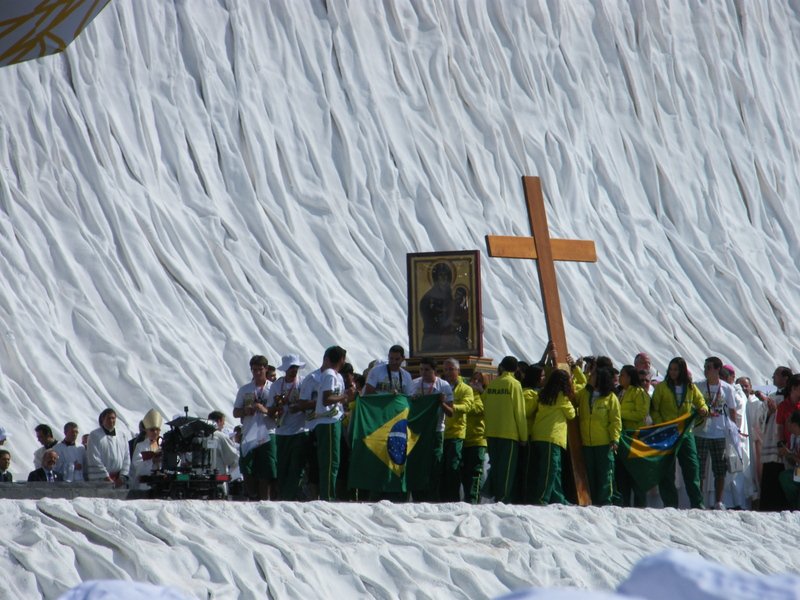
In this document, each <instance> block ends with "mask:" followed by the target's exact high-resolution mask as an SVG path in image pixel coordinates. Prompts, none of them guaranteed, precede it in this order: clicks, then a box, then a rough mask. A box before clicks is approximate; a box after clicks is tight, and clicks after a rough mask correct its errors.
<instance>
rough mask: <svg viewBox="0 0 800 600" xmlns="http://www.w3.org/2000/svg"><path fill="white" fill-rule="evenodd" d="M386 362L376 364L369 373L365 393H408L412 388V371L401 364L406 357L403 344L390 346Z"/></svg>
mask: <svg viewBox="0 0 800 600" xmlns="http://www.w3.org/2000/svg"><path fill="white" fill-rule="evenodd" d="M388 359H389V360H388V361H387V362H386V363H385V364H377V365H375V366H374V367H373V368H372V369H371V370H370V372H369V374H368V375H367V384H366V386H365V387H364V394H406V395H408V394H409V393H410V390H411V373H409V372H408V371H406V370H405V369H404V368H403V367H402V366H401V365H402V364H403V361H404V360H405V359H406V357H405V350H403V347H402V346H392V347H391V348H389V357H388Z"/></svg>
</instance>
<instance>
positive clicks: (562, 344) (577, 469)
mask: <svg viewBox="0 0 800 600" xmlns="http://www.w3.org/2000/svg"><path fill="white" fill-rule="evenodd" d="M522 186H523V188H524V190H525V201H526V203H527V205H528V219H529V221H530V226H531V232H532V233H533V237H515V236H499V235H487V236H486V246H487V249H488V251H489V256H492V257H497V258H522V259H535V260H536V270H537V271H538V273H539V288H540V290H541V293H542V304H543V305H544V318H545V322H546V323H547V336H548V338H549V339H550V341H552V342H553V348H554V350H555V359H556V363H558V366H559V368H566V369H567V370H568V369H569V367H568V366H567V365H566V362H565V361H566V359H567V336H566V333H565V331H564V318H563V316H562V314H561V300H560V298H559V295H558V282H557V281H556V266H555V261H557V260H566V261H577V262H597V250H596V248H595V245H594V242H592V241H587V240H560V239H550V230H549V229H548V226H547V212H546V211H545V206H544V196H543V194H542V183H541V180H540V179H539V178H538V177H529V176H524V177H523V178H522ZM568 432H569V433H568V435H569V450H570V452H569V454H570V459H571V462H572V470H573V474H574V476H575V488H576V490H577V492H578V503H579V504H581V505H583V506H585V505H587V504H590V503H591V497H590V495H589V486H588V483H587V479H586V467H585V465H584V464H583V456H582V454H581V436H580V429H579V427H578V424H577V422H576V421H575V420H573V421H570V423H569V428H568Z"/></svg>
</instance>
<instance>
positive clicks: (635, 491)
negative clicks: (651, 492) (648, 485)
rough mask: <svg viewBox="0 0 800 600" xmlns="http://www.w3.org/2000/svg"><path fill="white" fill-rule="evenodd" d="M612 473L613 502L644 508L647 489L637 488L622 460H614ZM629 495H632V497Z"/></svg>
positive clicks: (619, 504)
mask: <svg viewBox="0 0 800 600" xmlns="http://www.w3.org/2000/svg"><path fill="white" fill-rule="evenodd" d="M614 475H615V478H616V489H615V490H614V504H617V505H618V506H635V507H636V508H645V507H646V506H647V491H646V490H642V489H640V488H639V486H638V485H637V483H636V480H635V479H634V478H633V477H632V476H631V474H630V473H629V472H628V469H627V468H626V467H625V463H624V462H623V461H621V460H617V461H615V462H614ZM631 495H633V498H632V499H631Z"/></svg>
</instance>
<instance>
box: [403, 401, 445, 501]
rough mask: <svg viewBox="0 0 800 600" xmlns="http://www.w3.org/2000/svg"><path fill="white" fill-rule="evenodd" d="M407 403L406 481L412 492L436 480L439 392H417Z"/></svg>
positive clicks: (424, 487)
mask: <svg viewBox="0 0 800 600" xmlns="http://www.w3.org/2000/svg"><path fill="white" fill-rule="evenodd" d="M408 403H409V413H408V434H409V445H408V464H407V466H406V483H407V485H408V489H409V490H411V491H412V492H413V491H414V490H426V491H427V490H430V489H431V488H432V486H433V484H434V482H433V477H434V464H435V462H436V445H437V443H438V441H437V436H436V425H437V423H438V421H439V394H431V395H427V396H414V397H412V398H409V399H408ZM412 440H413V443H412Z"/></svg>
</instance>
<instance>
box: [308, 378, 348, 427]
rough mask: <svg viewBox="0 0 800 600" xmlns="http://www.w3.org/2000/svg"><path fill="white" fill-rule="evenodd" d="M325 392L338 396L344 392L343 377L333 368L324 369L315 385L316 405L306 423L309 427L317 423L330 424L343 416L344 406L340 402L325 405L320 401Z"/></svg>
mask: <svg viewBox="0 0 800 600" xmlns="http://www.w3.org/2000/svg"><path fill="white" fill-rule="evenodd" d="M325 392H331V395H333V396H339V395H341V394H343V393H344V378H343V377H342V376H341V375H340V374H339V373H337V372H336V371H335V370H334V369H325V371H323V372H322V374H321V376H320V379H319V385H318V386H317V397H316V401H317V405H316V408H315V410H314V417H313V419H312V422H310V423H309V424H308V427H309V429H313V428H314V427H316V426H317V425H330V424H331V423H336V422H337V421H341V420H342V419H343V418H344V407H343V406H342V405H341V403H336V404H331V405H329V406H325V405H324V404H323V403H322V400H323V395H324V394H325Z"/></svg>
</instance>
